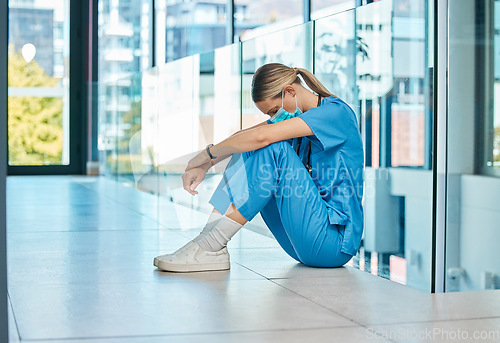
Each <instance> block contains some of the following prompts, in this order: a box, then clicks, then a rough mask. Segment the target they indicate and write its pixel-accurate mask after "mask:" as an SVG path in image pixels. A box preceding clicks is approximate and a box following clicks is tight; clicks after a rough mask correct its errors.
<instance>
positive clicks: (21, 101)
mask: <svg viewBox="0 0 500 343" xmlns="http://www.w3.org/2000/svg"><path fill="white" fill-rule="evenodd" d="M8 49H9V52H8V54H9V62H8V63H9V66H8V87H9V97H8V113H9V118H8V123H9V127H8V141H9V143H8V144H9V145H8V146H9V157H8V163H9V165H69V163H70V161H69V148H70V145H69V0H53V1H48V0H45V1H36V2H34V1H22V0H10V1H9V47H8Z"/></svg>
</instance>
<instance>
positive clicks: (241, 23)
mask: <svg viewBox="0 0 500 343" xmlns="http://www.w3.org/2000/svg"><path fill="white" fill-rule="evenodd" d="M303 6H304V5H303V1H302V0H289V1H287V2H278V1H246V0H234V31H235V41H238V40H242V41H244V40H247V39H251V38H256V37H261V36H263V35H266V34H268V33H270V32H274V31H278V30H282V29H285V28H288V27H291V26H294V25H299V24H301V23H303V22H304V16H303ZM259 26H260V27H259ZM258 27H259V28H258Z"/></svg>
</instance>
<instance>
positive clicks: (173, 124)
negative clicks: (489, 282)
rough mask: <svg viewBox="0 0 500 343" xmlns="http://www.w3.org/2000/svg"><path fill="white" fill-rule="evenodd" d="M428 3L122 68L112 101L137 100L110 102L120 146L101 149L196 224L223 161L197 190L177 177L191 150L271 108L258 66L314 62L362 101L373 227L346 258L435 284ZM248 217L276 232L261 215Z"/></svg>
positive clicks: (162, 211) (326, 78) (191, 226)
mask: <svg viewBox="0 0 500 343" xmlns="http://www.w3.org/2000/svg"><path fill="white" fill-rule="evenodd" d="M402 9H404V11H403V10H402ZM431 9H432V7H430V6H428V5H427V3H426V2H425V1H424V0H420V1H412V2H411V4H410V3H409V2H408V1H403V0H393V1H389V0H385V1H380V2H376V3H372V4H370V5H367V6H363V7H359V8H357V9H355V10H354V9H351V10H348V11H344V12H341V13H337V14H335V15H332V16H328V17H325V18H322V19H318V20H316V21H313V22H309V23H306V24H301V25H297V26H294V27H291V28H287V29H284V30H279V31H275V32H272V33H267V34H265V35H263V36H260V37H255V38H251V39H247V40H246V41H244V42H243V43H239V44H234V45H230V46H226V47H223V48H219V49H215V50H213V51H208V52H204V53H201V54H195V55H192V56H190V57H185V58H182V59H178V60H175V61H172V62H169V63H167V64H164V65H160V66H159V67H158V68H154V69H151V70H149V71H147V72H143V73H141V74H139V75H138V76H137V77H136V76H134V77H127V78H125V79H120V80H117V81H116V82H115V84H114V85H115V87H116V88H120V85H121V84H127V85H128V87H129V89H132V91H130V90H129V91H128V92H127V93H126V96H125V99H122V101H118V99H120V98H119V97H120V94H124V93H121V92H120V91H118V90H113V91H112V92H111V93H110V96H111V98H110V101H111V102H113V101H115V103H118V104H120V106H121V104H124V103H125V104H127V106H129V107H130V108H131V109H130V108H129V109H127V111H128V112H123V113H120V112H115V114H114V116H115V122H116V123H117V124H116V128H117V129H116V133H115V137H116V139H117V142H119V143H118V144H115V145H113V144H111V146H112V147H114V148H113V149H110V150H108V151H114V154H115V156H114V158H112V159H109V158H108V159H107V160H103V162H104V164H105V165H106V167H105V168H104V169H105V170H111V169H112V170H115V171H116V175H115V176H114V177H116V178H117V179H120V180H125V181H126V182H129V183H130V184H131V185H135V186H136V187H138V188H139V189H141V190H143V191H144V192H146V193H148V194H150V193H153V195H154V197H155V199H157V200H155V201H157V202H156V203H155V205H154V206H156V207H155V209H154V210H156V211H157V212H156V214H157V218H158V220H159V222H160V224H161V225H163V226H165V227H168V228H176V229H180V230H199V229H200V228H201V227H202V226H203V224H204V223H202V222H200V218H205V217H206V215H205V216H203V215H200V216H189V215H183V213H187V212H186V211H187V209H189V208H190V209H193V210H196V211H199V212H200V213H204V214H208V211H209V210H210V209H211V208H210V207H211V206H210V204H208V200H209V198H210V196H211V194H212V193H213V190H214V189H215V187H216V186H217V184H218V182H219V181H220V179H221V177H222V175H221V172H222V171H223V170H224V167H223V166H222V168H220V170H218V171H210V173H209V174H208V175H207V178H206V180H205V181H204V182H203V183H202V184H201V185H200V186H199V194H198V195H196V196H194V197H193V196H191V195H190V194H188V193H187V192H186V191H185V190H184V189H183V188H182V180H181V175H182V173H183V171H184V168H185V166H186V164H187V162H188V161H189V159H190V157H192V156H194V155H195V154H196V153H198V152H199V151H201V150H202V149H204V147H205V146H206V144H208V143H212V142H213V143H217V142H220V141H221V140H223V139H225V138H226V137H228V136H229V135H231V134H232V133H234V132H236V131H237V130H239V129H244V128H247V127H250V126H252V125H255V124H256V123H260V122H262V121H264V120H266V119H268V117H267V116H265V115H263V114H261V113H259V111H258V110H257V108H256V107H255V105H254V104H253V103H252V101H251V96H250V86H251V78H252V75H253V73H254V72H255V70H256V69H257V68H258V67H259V66H261V65H262V64H265V63H268V62H281V63H284V64H287V65H290V66H295V67H304V68H307V69H310V70H314V71H315V74H316V75H317V76H318V77H319V79H320V80H321V81H322V82H323V83H324V84H325V85H326V86H327V87H328V88H329V89H330V90H331V91H332V92H333V93H335V94H337V95H338V96H339V97H341V98H342V99H344V100H346V101H347V102H348V103H349V104H350V105H351V106H352V108H353V109H354V110H355V112H356V113H357V115H358V120H359V123H360V128H361V131H362V137H363V140H364V144H365V162H366V170H365V197H364V208H365V232H364V237H363V241H362V246H361V248H360V250H359V252H358V254H357V255H356V256H355V257H354V258H353V259H352V260H351V261H350V262H349V264H350V265H351V266H354V267H356V268H359V269H362V270H365V271H367V272H370V273H372V274H376V275H379V276H381V277H384V278H388V279H391V280H394V281H396V282H399V283H402V284H405V285H408V286H410V287H414V288H417V289H421V290H424V291H430V290H431V286H432V285H431V282H432V281H431V280H432V278H431V269H432V264H433V261H432V260H431V258H432V230H433V225H432V224H433V189H434V184H433V171H434V169H433V165H432V160H431V156H432V149H433V141H432V122H433V110H432V104H433V98H432V97H433V93H432V89H433V84H432V80H433V77H432V71H433V60H434V58H433V56H434V51H433V46H434V45H433V41H432V37H433V24H432V23H433V13H432V10H431ZM240 52H241V53H240ZM113 99H114V100H113ZM139 130H140V131H139ZM127 141H128V143H127ZM127 158H128V159H129V160H130V163H131V166H132V167H131V168H130V167H129V166H127V165H126V164H125V163H120V164H119V167H118V168H115V169H113V168H114V167H113V163H114V166H116V161H125V160H127ZM127 168H128V169H127ZM131 172H132V173H133V174H134V175H131V174H130V173H131ZM145 210H146V209H145ZM149 210H150V211H153V209H149ZM247 227H248V228H252V229H254V230H257V231H260V232H263V233H266V232H267V233H268V234H269V231H268V230H267V228H266V227H265V223H264V222H263V221H262V220H261V218H260V216H256V218H255V219H254V220H253V221H252V222H251V223H249V224H248V225H247Z"/></svg>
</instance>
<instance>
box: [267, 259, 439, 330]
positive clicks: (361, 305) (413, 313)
mask: <svg viewBox="0 0 500 343" xmlns="http://www.w3.org/2000/svg"><path fill="white" fill-rule="evenodd" d="M343 269H344V270H343V271H342V273H343V274H344V275H345V276H346V277H321V278H307V279H306V278H287V279H276V280H273V281H274V282H276V283H278V284H280V285H282V286H283V287H286V288H287V289H290V290H292V291H294V292H296V293H298V294H300V295H303V296H305V297H306V298H308V299H311V300H313V301H315V302H318V303H321V304H322V305H323V306H325V307H327V308H330V309H332V310H333V311H335V312H338V313H342V314H343V315H345V316H346V317H348V318H350V319H352V320H354V321H355V322H357V323H359V324H362V325H372V324H385V323H398V322H412V321H425V320H433V319H436V317H438V316H439V313H438V312H437V311H435V310H434V309H435V308H434V303H433V301H432V297H431V295H430V294H426V293H423V292H421V291H418V290H415V289H411V288H409V287H406V286H403V285H400V284H397V283H395V282H392V281H389V280H386V279H382V278H378V277H374V276H373V275H371V274H368V273H365V272H362V271H360V270H357V269H354V268H351V267H345V268H343ZM342 273H341V274H342ZM346 274H349V275H346Z"/></svg>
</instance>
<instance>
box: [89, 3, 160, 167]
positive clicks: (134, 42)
mask: <svg viewBox="0 0 500 343" xmlns="http://www.w3.org/2000/svg"><path fill="white" fill-rule="evenodd" d="M149 4H150V1H149V0H142V1H130V0H99V3H98V6H99V18H98V26H99V27H98V35H99V40H98V44H99V47H98V49H99V55H98V60H99V63H98V68H99V70H98V74H99V91H98V92H99V108H98V111H99V128H98V131H99V134H98V137H99V138H98V149H99V157H100V159H101V161H103V162H101V173H103V174H104V175H113V174H114V173H117V172H118V171H117V169H116V168H117V167H118V165H119V164H120V161H119V160H118V158H119V157H118V156H117V155H116V154H117V152H118V151H115V149H117V148H118V149H121V148H119V147H118V144H119V141H117V140H116V139H117V138H120V137H122V136H123V134H124V132H123V131H122V130H123V127H120V126H121V125H122V123H121V121H122V118H123V117H124V115H125V114H126V113H127V112H129V111H130V110H131V98H130V96H131V95H132V94H133V93H134V92H136V90H134V89H132V88H131V87H132V86H133V82H132V81H131V76H132V75H133V74H134V73H137V72H139V71H141V70H142V69H146V68H148V67H149V66H150V65H151V62H150V61H151V56H150V45H149V44H150V43H149V25H150V23H149V16H150V8H149Z"/></svg>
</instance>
